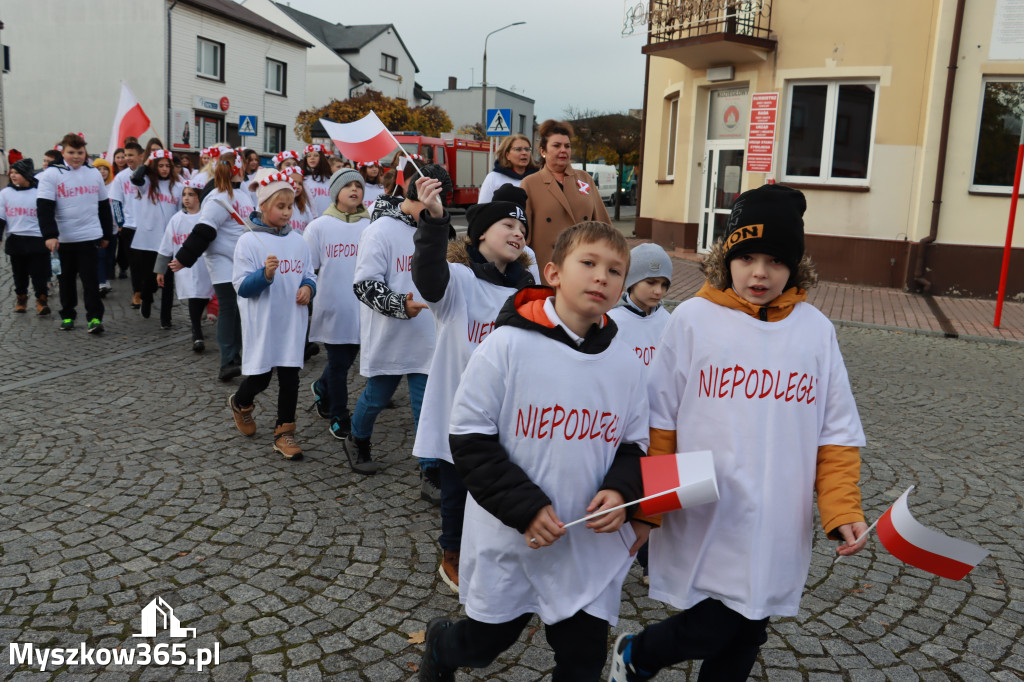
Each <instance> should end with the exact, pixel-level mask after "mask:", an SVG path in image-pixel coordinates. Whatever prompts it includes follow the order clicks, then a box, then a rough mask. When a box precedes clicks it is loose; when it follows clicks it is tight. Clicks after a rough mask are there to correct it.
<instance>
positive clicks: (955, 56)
mask: <svg viewBox="0 0 1024 682" xmlns="http://www.w3.org/2000/svg"><path fill="white" fill-rule="evenodd" d="M966 3H967V0H957V3H956V19H955V20H954V21H953V42H952V44H951V45H950V46H949V66H948V70H947V73H946V95H945V98H944V99H943V102H942V124H941V132H940V134H939V158H938V162H937V164H936V169H935V195H934V197H933V198H932V219H931V225H930V226H929V227H928V236H927V237H924V238H923V239H921V241H920V242H918V244H919V247H918V250H917V267H915V268H914V283H915V284H917V285H919V286H920V287H921V288H920V291H921V292H922V293H929V292H930V291H931V288H932V283H931V281H930V280H929V279H927V278H926V277H925V276H924V275H925V270H926V269H927V252H928V247H929V246H931V244H932V242H934V241H935V238H936V236H937V235H938V233H939V212H940V211H941V210H942V184H943V181H944V180H945V175H946V149H947V147H948V146H949V118H950V110H951V109H952V108H953V84H954V82H956V70H957V61H958V60H959V57H960V34H961V33H962V32H963V27H964V5H965V4H966Z"/></svg>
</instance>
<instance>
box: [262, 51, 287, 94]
mask: <svg viewBox="0 0 1024 682" xmlns="http://www.w3.org/2000/svg"><path fill="white" fill-rule="evenodd" d="M287 73H288V68H287V66H286V65H285V63H284V62H279V61H277V60H276V59H267V83H266V86H265V88H266V90H267V92H269V93H273V94H275V95H284V94H285V84H286V81H287V79H286V75H287Z"/></svg>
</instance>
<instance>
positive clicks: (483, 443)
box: [448, 286, 644, 533]
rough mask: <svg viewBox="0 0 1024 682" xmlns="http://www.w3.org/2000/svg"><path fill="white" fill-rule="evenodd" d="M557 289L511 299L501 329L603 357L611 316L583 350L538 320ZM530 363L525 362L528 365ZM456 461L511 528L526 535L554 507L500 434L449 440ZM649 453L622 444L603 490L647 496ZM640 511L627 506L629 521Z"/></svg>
mask: <svg viewBox="0 0 1024 682" xmlns="http://www.w3.org/2000/svg"><path fill="white" fill-rule="evenodd" d="M551 294H552V289H550V288H549V287H543V286H531V287H526V288H524V289H522V290H520V291H518V292H517V293H516V294H515V295H513V296H510V297H509V299H508V301H507V302H506V303H505V305H504V307H503V308H502V309H501V312H500V313H499V314H498V318H497V320H496V321H495V327H496V328H497V327H502V326H504V325H511V326H515V327H519V328H521V329H528V330H531V331H535V332H537V333H539V334H543V335H544V336H546V337H547V338H549V339H552V340H555V341H559V342H561V343H565V344H567V345H568V346H569V347H570V348H573V349H575V350H578V351H579V352H581V353H600V352H602V351H604V350H605V349H607V348H608V346H609V344H611V342H612V339H613V338H615V334H616V332H617V328H616V326H615V322H613V321H612V320H611V319H610V318H606V322H605V325H604V326H603V327H601V326H599V325H596V324H595V325H593V326H592V327H591V328H590V329H589V330H588V331H587V334H586V336H585V337H584V340H583V343H582V344H580V345H579V346H577V345H576V342H575V341H573V340H572V338H571V337H570V336H569V335H568V334H567V333H566V331H565V330H564V329H563V328H562V327H561V326H556V327H548V326H545V325H543V324H541V322H540V321H537V320H536V319H535V317H536V311H537V307H538V305H537V304H538V302H540V303H542V302H543V300H544V299H546V298H547V297H549V296H551ZM528 361H529V360H528V359H526V358H524V362H528ZM448 443H449V445H451V450H452V460H453V461H454V462H455V468H456V470H457V471H458V472H459V476H460V477H461V478H462V482H463V483H464V484H465V486H466V489H467V490H469V493H470V494H471V495H472V496H473V499H474V500H476V502H477V504H479V505H480V506H481V507H483V508H484V509H486V510H487V511H488V512H489V513H491V514H492V515H494V516H495V517H496V518H497V519H498V520H500V521H501V522H502V523H504V524H505V525H506V526H511V527H512V528H515V529H516V530H517V531H519V532H520V533H522V532H525V531H526V529H527V527H529V525H530V522H532V521H533V519H534V517H536V516H537V512H539V511H540V510H541V509H543V508H544V507H546V506H547V505H549V504H551V498H549V497H548V496H547V494H545V493H544V491H543V490H541V489H540V487H538V486H537V484H535V483H534V482H533V481H531V480H530V477H529V476H527V475H526V472H525V471H523V469H522V468H521V467H520V466H519V465H518V464H516V463H515V462H513V461H512V460H511V459H510V458H509V456H508V452H507V451H506V450H505V448H504V447H503V446H502V445H501V443H500V442H499V440H498V435H496V434H495V435H487V434H482V433H469V434H463V435H457V436H456V435H451V436H449V437H448ZM643 456H644V452H643V450H642V449H641V448H640V446H639V445H637V444H635V443H625V442H623V443H621V444H620V445H619V448H618V450H617V451H616V452H615V460H614V461H613V462H612V466H611V467H610V468H609V469H608V473H607V474H605V477H604V480H603V481H602V482H601V488H600V489H601V490H616V491H618V492H619V493H620V494H621V495H622V497H623V498H624V499H625V500H626V502H631V501H633V500H637V499H639V498H640V497H641V496H642V495H643V481H642V479H641V475H640V458H641V457H643ZM635 509H636V508H635V507H627V508H626V513H627V518H629V517H630V516H631V515H632V513H633V511H634V510H635Z"/></svg>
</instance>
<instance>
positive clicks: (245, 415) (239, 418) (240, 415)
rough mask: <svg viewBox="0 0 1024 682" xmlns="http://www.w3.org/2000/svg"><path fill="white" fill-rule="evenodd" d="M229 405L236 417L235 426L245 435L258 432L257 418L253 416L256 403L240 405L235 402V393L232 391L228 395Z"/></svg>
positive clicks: (232, 414) (233, 415)
mask: <svg viewBox="0 0 1024 682" xmlns="http://www.w3.org/2000/svg"><path fill="white" fill-rule="evenodd" d="M228 407H230V408H231V416H232V417H234V418H235V426H236V427H238V430H239V431H241V432H242V435H243V436H251V435H252V434H254V433H256V420H255V419H253V418H252V409H253V408H254V407H255V405H250V406H249V407H238V405H236V404H235V394H234V393H232V394H231V395H230V396H228Z"/></svg>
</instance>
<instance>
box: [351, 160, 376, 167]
mask: <svg viewBox="0 0 1024 682" xmlns="http://www.w3.org/2000/svg"><path fill="white" fill-rule="evenodd" d="M376 165H377V162H376V161H367V162H366V163H363V162H362V161H360V162H358V163H357V164H356V168H369V167H370V166H376Z"/></svg>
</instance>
